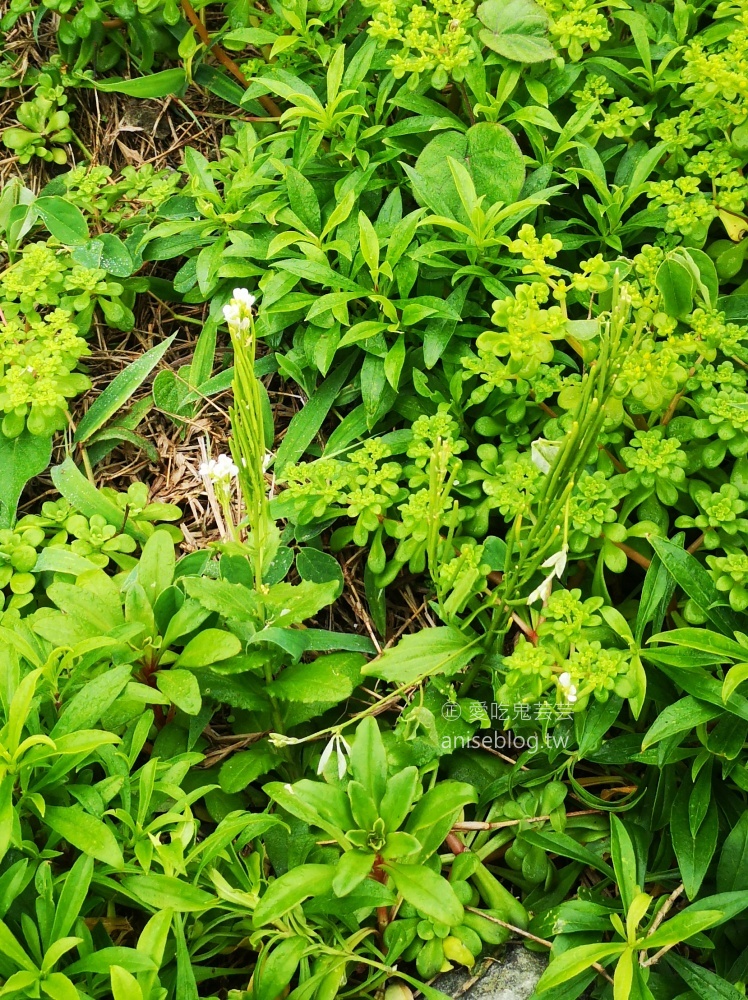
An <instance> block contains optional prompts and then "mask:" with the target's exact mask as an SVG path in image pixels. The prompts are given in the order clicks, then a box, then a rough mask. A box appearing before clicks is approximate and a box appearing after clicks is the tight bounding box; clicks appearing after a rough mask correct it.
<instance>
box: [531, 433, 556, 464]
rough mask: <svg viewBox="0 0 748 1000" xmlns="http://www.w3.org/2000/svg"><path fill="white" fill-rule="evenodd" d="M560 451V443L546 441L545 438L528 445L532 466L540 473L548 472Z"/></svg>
mask: <svg viewBox="0 0 748 1000" xmlns="http://www.w3.org/2000/svg"><path fill="white" fill-rule="evenodd" d="M560 450H561V442H560V441H548V440H547V439H546V438H537V439H536V440H535V441H533V443H532V444H531V445H530V457H531V459H532V464H533V465H534V466H535V468H536V469H540V471H541V472H550V471H551V465H553V461H554V459H555V457H556V455H558V453H559V451H560Z"/></svg>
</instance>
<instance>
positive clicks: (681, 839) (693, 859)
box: [668, 783, 719, 922]
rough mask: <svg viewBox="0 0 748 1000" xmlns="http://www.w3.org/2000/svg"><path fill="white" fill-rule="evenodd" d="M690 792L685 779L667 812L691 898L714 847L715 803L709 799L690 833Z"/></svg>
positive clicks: (675, 847)
mask: <svg viewBox="0 0 748 1000" xmlns="http://www.w3.org/2000/svg"><path fill="white" fill-rule="evenodd" d="M690 794H691V786H690V785H689V784H688V783H686V784H683V785H681V787H680V789H679V790H678V793H677V795H676V796H675V800H674V801H673V806H672V810H671V813H670V836H671V837H672V840H673V850H674V851H675V857H676V859H677V861H678V867H679V868H680V874H681V878H682V879H683V885H684V886H685V889H686V895H687V896H688V898H689V899H693V898H694V896H695V895H696V894H697V892H698V891H699V888H700V887H701V883H702V882H703V881H704V876H705V875H706V872H707V869H708V867H709V865H710V863H711V860H712V858H713V857H714V852H715V850H716V848H717V837H718V835H719V816H718V813H717V808H716V805H715V804H714V802H712V803H711V804H710V806H709V809H708V811H707V814H706V816H705V817H704V820H703V822H702V823H701V826H700V827H699V829H698V830H697V832H696V836H694V835H693V834H692V833H691V824H690V822H689V813H688V804H689V798H690ZM668 922H670V921H668Z"/></svg>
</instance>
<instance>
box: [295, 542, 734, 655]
mask: <svg viewBox="0 0 748 1000" xmlns="http://www.w3.org/2000/svg"><path fill="white" fill-rule="evenodd" d="M296 569H297V571H298V574H299V576H300V577H301V579H302V580H310V581H311V582H312V583H328V582H329V581H330V580H334V581H335V582H336V583H337V584H338V593H337V594H336V595H335V596H336V597H339V596H340V594H342V593H343V571H342V570H341V568H340V563H339V562H338V560H337V559H336V558H335V556H332V555H330V553H329V552H322V551H320V549H313V548H310V547H309V546H305V547H304V548H303V549H299V552H298V554H297V556H296ZM746 654H748V650H746Z"/></svg>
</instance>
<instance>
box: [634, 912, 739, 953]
mask: <svg viewBox="0 0 748 1000" xmlns="http://www.w3.org/2000/svg"><path fill="white" fill-rule="evenodd" d="M722 916H723V915H722V913H721V912H720V911H719V910H698V911H696V912H694V911H692V910H691V907H690V906H689V907H687V908H686V909H685V910H681V912H680V913H678V914H676V915H675V916H674V917H671V918H670V920H666V921H665V923H664V924H661V925H660V927H659V928H658V929H657V930H656V931H655V932H654V934H651V935H650V936H649V937H648V938H646V942H647V948H670V947H671V946H672V945H674V944H680V942H681V941H687V940H688V939H689V938H691V937H695V935H696V934H699V933H700V932H701V931H705V930H706V929H707V928H708V927H714V926H715V924H718V923H719V922H720V921H721V920H722Z"/></svg>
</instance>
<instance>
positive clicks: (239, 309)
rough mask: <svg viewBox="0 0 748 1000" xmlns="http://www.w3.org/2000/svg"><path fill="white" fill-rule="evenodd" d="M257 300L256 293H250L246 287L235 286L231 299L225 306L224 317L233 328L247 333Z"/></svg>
mask: <svg viewBox="0 0 748 1000" xmlns="http://www.w3.org/2000/svg"><path fill="white" fill-rule="evenodd" d="M255 301H256V299H255V297H254V295H250V294H249V292H248V291H247V289H246V288H235V289H234V295H233V297H232V299H231V301H230V302H229V304H228V305H226V306H224V307H223V318H224V319H225V320H226V322H227V323H228V325H229V326H230V327H231V328H232V329H234V330H238V331H240V332H241V333H246V331H247V330H248V329H249V324H250V321H251V319H252V306H253V305H254V304H255Z"/></svg>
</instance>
